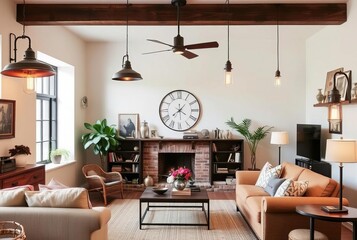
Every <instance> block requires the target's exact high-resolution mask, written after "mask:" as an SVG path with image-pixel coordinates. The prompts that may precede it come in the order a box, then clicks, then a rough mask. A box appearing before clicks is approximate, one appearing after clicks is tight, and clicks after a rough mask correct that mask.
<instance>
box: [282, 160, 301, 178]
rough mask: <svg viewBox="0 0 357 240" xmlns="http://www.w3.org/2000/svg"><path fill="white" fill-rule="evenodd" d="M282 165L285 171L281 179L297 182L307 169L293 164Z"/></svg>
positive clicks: (284, 163)
mask: <svg viewBox="0 0 357 240" xmlns="http://www.w3.org/2000/svg"><path fill="white" fill-rule="evenodd" d="M281 165H282V166H283V170H282V173H281V175H280V177H281V178H286V179H291V180H294V181H296V180H298V178H299V176H300V174H301V173H302V172H303V171H305V168H302V167H299V166H297V165H295V164H292V163H288V162H283V163H282V164H281ZM306 179H307V178H306Z"/></svg>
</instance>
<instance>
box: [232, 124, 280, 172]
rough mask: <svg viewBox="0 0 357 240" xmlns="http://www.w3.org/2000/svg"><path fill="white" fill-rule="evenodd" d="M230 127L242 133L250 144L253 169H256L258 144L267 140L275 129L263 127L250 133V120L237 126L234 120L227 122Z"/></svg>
mask: <svg viewBox="0 0 357 240" xmlns="http://www.w3.org/2000/svg"><path fill="white" fill-rule="evenodd" d="M226 123H227V124H228V126H230V127H231V128H233V129H234V130H236V131H237V132H238V133H240V134H241V135H242V136H243V137H244V138H245V140H246V141H247V143H248V146H249V150H250V154H251V155H250V163H251V165H252V169H256V164H257V163H256V152H257V148H258V144H259V142H260V140H262V139H263V138H265V137H266V136H267V134H268V133H269V131H270V130H271V129H272V128H273V127H270V126H266V125H265V126H262V127H258V128H257V129H256V130H255V131H254V132H250V131H249V127H250V125H251V123H252V121H251V120H250V119H243V121H242V122H241V123H239V124H237V123H236V122H235V121H234V119H233V118H231V119H230V120H228V121H227V122H226Z"/></svg>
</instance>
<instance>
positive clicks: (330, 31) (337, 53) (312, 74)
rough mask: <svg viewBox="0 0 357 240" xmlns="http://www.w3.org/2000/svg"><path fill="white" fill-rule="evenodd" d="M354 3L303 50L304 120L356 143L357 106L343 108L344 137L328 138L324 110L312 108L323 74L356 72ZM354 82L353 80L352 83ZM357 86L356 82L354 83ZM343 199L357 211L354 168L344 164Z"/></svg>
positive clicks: (356, 17)
mask: <svg viewBox="0 0 357 240" xmlns="http://www.w3.org/2000/svg"><path fill="white" fill-rule="evenodd" d="M356 23H357V3H356V2H354V1H349V2H348V20H347V22H346V23H344V24H342V25H339V26H327V27H324V29H323V30H321V31H319V32H318V33H316V34H315V35H314V36H313V37H311V38H309V39H308V41H307V46H306V52H307V54H306V59H307V64H306V70H307V71H306V89H307V91H306V96H307V97H306V119H307V121H311V122H317V123H319V124H322V126H323V127H324V128H325V139H327V138H339V137H343V138H353V139H357V128H356V119H357V111H356V110H357V105H348V106H347V105H346V106H343V107H342V108H343V109H342V112H343V125H342V130H343V134H342V135H340V134H332V135H330V134H328V122H327V108H314V107H313V104H314V103H316V98H315V96H316V94H317V89H318V88H324V86H325V80H326V73H327V72H328V71H330V70H333V69H336V68H339V67H344V69H345V70H352V75H353V72H355V71H356V69H357V61H356V59H357V48H356V42H357V33H356ZM352 80H353V79H352ZM353 82H356V81H353ZM325 139H324V140H325ZM343 171H344V178H343V184H344V187H345V188H344V196H345V197H347V198H348V199H349V201H350V204H351V205H352V206H353V207H357V181H356V177H355V174H356V171H357V164H345V167H344V170H343ZM333 178H334V179H336V180H337V181H338V180H339V168H338V165H337V164H333Z"/></svg>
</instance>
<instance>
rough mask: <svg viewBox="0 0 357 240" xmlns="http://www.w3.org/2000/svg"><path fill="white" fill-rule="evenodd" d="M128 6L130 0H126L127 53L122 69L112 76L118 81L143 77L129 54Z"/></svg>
mask: <svg viewBox="0 0 357 240" xmlns="http://www.w3.org/2000/svg"><path fill="white" fill-rule="evenodd" d="M128 7H129V0H127V1H126V54H125V55H124V56H123V60H122V68H123V69H122V70H120V71H118V72H116V73H114V74H113V76H112V80H117V81H137V80H141V79H143V78H142V77H141V75H140V73H138V72H136V71H134V70H133V69H132V68H131V63H130V61H129V54H128V39H129V37H128V35H129V34H128V25H129V23H128V22H129V20H128V15H129V14H128V11H129V10H128ZM125 59H126V60H125Z"/></svg>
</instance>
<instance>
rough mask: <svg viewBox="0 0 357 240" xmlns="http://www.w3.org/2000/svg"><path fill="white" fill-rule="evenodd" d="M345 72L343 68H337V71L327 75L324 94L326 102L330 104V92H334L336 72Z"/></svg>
mask: <svg viewBox="0 0 357 240" xmlns="http://www.w3.org/2000/svg"><path fill="white" fill-rule="evenodd" d="M341 71H343V67H341V68H337V69H335V70H332V71H329V72H327V74H326V83H325V92H324V96H325V102H326V103H327V102H328V97H327V96H328V95H329V92H330V91H331V90H332V88H333V76H334V74H335V73H336V72H341Z"/></svg>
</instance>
